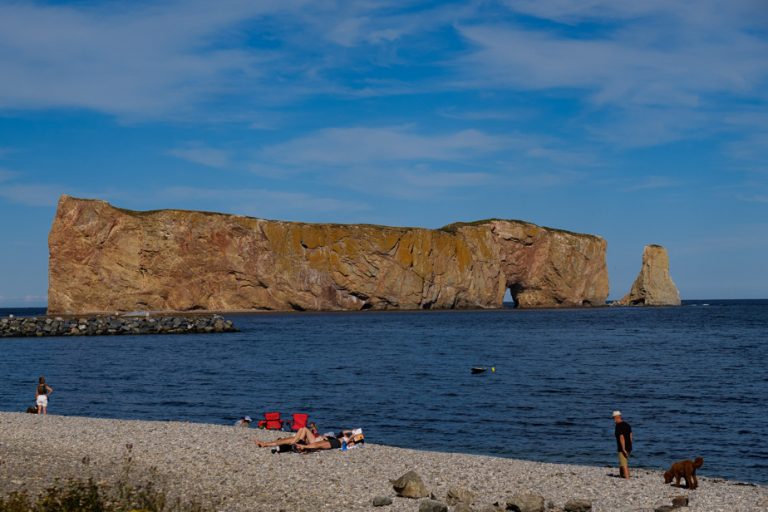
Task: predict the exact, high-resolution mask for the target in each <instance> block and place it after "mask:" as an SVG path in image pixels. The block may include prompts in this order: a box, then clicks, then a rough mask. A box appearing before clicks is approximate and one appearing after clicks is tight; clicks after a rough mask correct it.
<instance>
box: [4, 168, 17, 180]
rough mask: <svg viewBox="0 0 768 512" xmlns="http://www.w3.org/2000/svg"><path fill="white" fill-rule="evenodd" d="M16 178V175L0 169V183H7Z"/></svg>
mask: <svg viewBox="0 0 768 512" xmlns="http://www.w3.org/2000/svg"><path fill="white" fill-rule="evenodd" d="M16 176H18V173H15V172H13V171H9V170H7V169H3V168H2V167H0V183H1V182H3V181H8V180H10V179H11V178H14V177H16Z"/></svg>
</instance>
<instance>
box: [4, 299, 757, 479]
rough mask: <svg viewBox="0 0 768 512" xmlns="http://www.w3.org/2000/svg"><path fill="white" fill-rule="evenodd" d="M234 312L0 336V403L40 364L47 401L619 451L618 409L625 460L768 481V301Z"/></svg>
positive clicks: (19, 404)
mask: <svg viewBox="0 0 768 512" xmlns="http://www.w3.org/2000/svg"><path fill="white" fill-rule="evenodd" d="M9 312H13V311H11V310H0V315H7V314H8V313H9ZM25 313H26V314H30V313H35V311H34V310H28V311H15V314H25ZM230 318H232V319H233V320H234V321H235V323H236V325H237V326H238V327H239V328H240V329H242V332H240V333H233V334H222V335H167V336H135V337H134V336H122V337H90V338H35V339H0V353H1V354H2V355H1V356H0V410H4V411H22V410H24V409H25V408H26V407H27V406H29V405H31V404H32V403H33V399H34V387H35V383H36V379H37V376H38V375H41V374H44V375H45V376H46V377H47V379H48V382H49V383H50V384H51V385H52V386H53V387H54V388H55V392H54V394H53V395H52V397H51V399H50V406H49V412H50V413H55V414H65V415H82V416H94V417H111V418H140V419H154V420H166V419H172V420H189V421H193V422H207V423H218V424H225V425H226V424H231V423H232V422H233V421H234V420H235V419H237V418H238V417H239V416H241V415H245V414H249V415H251V416H253V417H254V418H256V417H260V416H261V414H262V413H263V412H264V411H269V410H278V411H281V412H282V413H283V414H284V415H285V416H288V415H289V414H290V413H292V412H307V413H309V414H310V417H311V419H313V420H315V421H316V422H317V423H318V425H319V427H320V429H321V430H323V431H325V430H331V429H335V428H338V427H345V426H347V427H357V426H360V427H363V428H364V429H365V431H366V436H367V438H368V439H369V440H370V441H372V442H376V443H383V444H389V445H396V446H403V447H409V448H420V449H425V450H443V451H455V452H465V453H475V454H490V455H497V456H502V457H514V458H521V459H529V460H539V461H548V462H563V463H577V464H590V465H599V466H608V465H610V466H615V464H616V463H615V458H616V455H615V451H616V450H615V441H614V437H613V420H612V419H611V411H612V410H614V409H621V410H622V412H623V413H624V417H625V419H626V420H627V421H628V422H629V423H630V424H631V425H632V428H633V431H634V439H635V449H634V452H633V457H632V459H631V464H632V465H633V466H635V467H646V468H658V469H662V468H664V469H666V467H667V466H668V465H669V464H670V463H671V462H673V461H676V460H679V459H683V458H693V457H696V456H703V457H704V458H705V463H704V467H703V468H702V469H701V470H700V472H701V474H704V475H709V476H719V477H726V478H732V479H737V480H742V481H747V482H756V483H762V484H768V446H767V445H766V443H765V439H766V436H767V435H768V428H767V427H766V425H767V424H768V407H767V406H768V398H767V397H768V371H766V366H767V365H768V340H767V339H766V338H768V301H767V300H753V301H714V300H713V301H695V302H686V303H685V305H684V306H683V307H680V308H596V309H583V310H582V309H579V310H516V309H504V310H498V311H445V312H442V311H427V312H357V313H286V314H258V315H231V316H230ZM473 366H486V367H491V366H493V367H495V369H496V371H495V372H493V373H492V372H491V371H490V370H489V371H488V372H486V373H483V374H479V375H473V374H471V373H470V368H471V367H473ZM608 472H610V470H606V473H608ZM614 472H615V471H614Z"/></svg>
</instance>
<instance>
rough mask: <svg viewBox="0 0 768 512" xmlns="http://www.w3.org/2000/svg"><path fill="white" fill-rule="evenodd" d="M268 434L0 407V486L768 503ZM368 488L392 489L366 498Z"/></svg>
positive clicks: (312, 503) (724, 487)
mask: <svg viewBox="0 0 768 512" xmlns="http://www.w3.org/2000/svg"><path fill="white" fill-rule="evenodd" d="M277 436H278V434H277V433H275V432H267V431H261V430H256V429H242V428H235V427H228V426H217V425H201V424H192V423H180V422H147V421H124V420H105V419H92V418H77V417H65V416H55V415H48V416H35V415H31V414H16V413H0V493H2V494H3V495H5V494H7V493H8V492H10V491H13V490H20V489H26V490H28V491H29V492H31V493H35V492H38V491H39V490H41V489H44V488H45V487H46V486H49V485H50V484H51V483H52V482H53V479H54V478H56V477H61V478H68V477H78V478H88V477H93V478H94V479H95V480H96V481H100V482H111V481H114V480H115V479H116V478H119V477H120V476H121V475H124V474H126V472H127V473H128V474H129V475H131V476H130V478H134V479H136V478H141V479H145V478H151V479H155V480H156V481H157V482H158V484H159V485H162V486H163V488H165V489H167V491H168V492H169V493H170V494H171V495H172V496H181V497H182V498H183V499H194V500H196V501H202V502H206V503H210V504H215V508H216V509H217V510H222V511H246V510H249V511H251V510H255V511H260V510H264V511H270V512H277V511H279V510H284V511H325V510H327V511H356V510H379V511H382V512H384V511H387V512H388V511H417V510H418V509H419V501H418V500H411V499H405V498H396V497H395V496H394V491H393V490H392V487H391V485H390V483H389V481H390V480H393V479H396V478H398V477H399V476H401V475H402V474H403V473H405V472H406V471H408V470H415V471H416V472H417V473H418V474H419V475H421V477H422V478H423V479H424V481H425V483H426V484H427V487H428V488H429V489H430V490H431V491H432V492H433V493H434V495H435V496H436V497H437V499H440V500H445V496H446V492H447V491H448V489H449V488H451V487H454V486H458V487H463V488H466V489H469V490H471V491H472V492H474V493H475V494H476V496H477V499H476V500H475V503H474V504H473V509H475V510H486V509H487V510H490V509H489V508H488V506H489V505H491V504H493V503H494V502H497V501H503V500H504V499H505V498H506V497H508V496H510V495H512V494H516V493H528V492H532V493H536V494H540V495H541V496H544V497H545V499H546V500H547V502H548V504H549V507H550V508H555V509H556V508H562V507H563V506H564V504H565V502H566V501H567V500H568V499H571V498H583V499H588V500H591V501H592V502H593V510H595V511H598V512H599V511H653V510H654V508H655V507H657V506H660V505H664V504H670V503H671V500H672V497H674V496H677V495H688V496H689V497H690V506H689V510H690V511H702V512H704V511H706V512H716V511H729V512H730V511H765V510H768V487H766V486H754V485H744V484H740V483H738V482H730V481H723V480H717V479H710V478H705V477H700V478H699V489H697V490H694V491H688V490H686V489H677V488H674V487H671V486H669V485H664V483H663V478H662V472H661V471H644V470H635V471H634V473H633V478H632V479H631V480H629V481H624V480H622V479H619V478H616V477H615V474H616V472H617V471H616V469H614V468H607V467H588V466H573V465H558V464H545V463H538V462H529V461H520V460H512V459H501V458H495V457H484V456H473V455H463V454H451V453H438V452H423V451H416V450H406V449H400V448H392V447H387V446H381V445H376V444H373V443H369V444H368V445H367V446H365V447H363V448H358V449H354V450H349V451H346V452H341V451H338V450H333V451H326V452H318V453H313V454H308V455H299V454H292V453H288V454H275V455H273V454H272V453H271V452H270V450H269V449H266V448H257V447H256V446H255V444H254V440H255V439H272V438H274V437H277ZM127 445H131V448H130V450H129V448H128V447H127ZM129 455H130V457H131V462H130V463H129V464H128V463H127V458H128V456H129ZM704 455H705V457H706V454H704ZM375 496H392V497H393V499H394V501H393V503H392V505H389V506H386V507H382V508H375V509H374V507H373V506H372V500H373V498H374V497H375Z"/></svg>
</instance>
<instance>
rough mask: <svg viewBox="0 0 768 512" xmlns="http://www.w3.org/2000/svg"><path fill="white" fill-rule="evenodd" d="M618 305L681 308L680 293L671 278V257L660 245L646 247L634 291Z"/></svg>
mask: <svg viewBox="0 0 768 512" xmlns="http://www.w3.org/2000/svg"><path fill="white" fill-rule="evenodd" d="M618 304H620V305H623V306H679V305H680V292H679V291H678V290H677V286H675V283H674V282H673V281H672V278H671V277H669V255H668V254H667V250H666V249H665V248H663V247H662V246H660V245H646V246H645V249H644V250H643V266H642V268H641V269H640V274H638V276H637V279H635V282H634V283H633V284H632V289H631V290H630V292H629V293H628V294H627V295H625V296H624V297H623V298H622V299H621V300H620V301H618Z"/></svg>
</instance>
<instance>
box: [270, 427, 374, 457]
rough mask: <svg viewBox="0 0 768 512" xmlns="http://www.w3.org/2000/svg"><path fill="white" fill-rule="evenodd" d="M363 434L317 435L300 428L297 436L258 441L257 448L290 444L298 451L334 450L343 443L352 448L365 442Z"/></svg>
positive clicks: (360, 431) (350, 431)
mask: <svg viewBox="0 0 768 512" xmlns="http://www.w3.org/2000/svg"><path fill="white" fill-rule="evenodd" d="M364 439H365V438H364V437H363V432H362V430H361V429H355V430H342V431H341V432H339V433H338V434H333V435H331V434H325V435H318V434H317V433H315V432H313V431H311V430H309V429H308V428H300V429H299V430H298V431H297V432H296V435H293V436H291V437H283V438H281V439H276V440H274V441H266V442H265V441H256V446H259V447H261V448H266V447H269V446H281V445H286V444H290V445H293V446H294V447H295V448H296V450H297V451H300V452H305V451H314V450H334V449H339V448H341V443H342V442H346V443H347V446H349V447H351V446H354V445H355V444H360V443H363V442H365V441H364Z"/></svg>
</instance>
